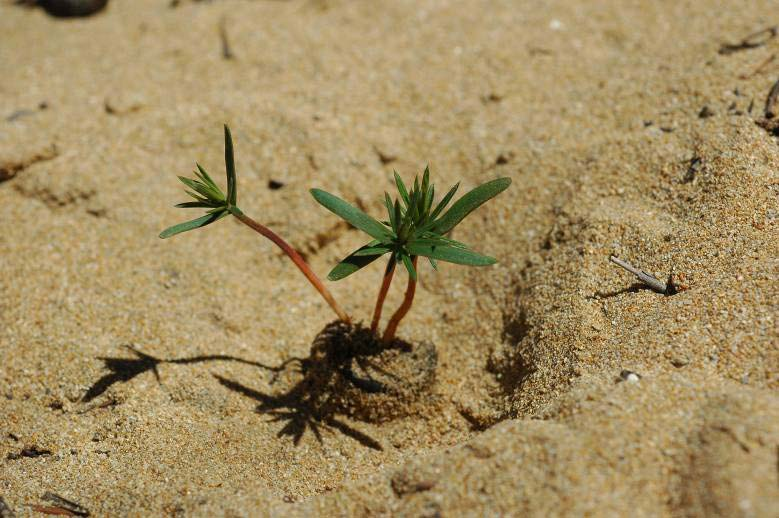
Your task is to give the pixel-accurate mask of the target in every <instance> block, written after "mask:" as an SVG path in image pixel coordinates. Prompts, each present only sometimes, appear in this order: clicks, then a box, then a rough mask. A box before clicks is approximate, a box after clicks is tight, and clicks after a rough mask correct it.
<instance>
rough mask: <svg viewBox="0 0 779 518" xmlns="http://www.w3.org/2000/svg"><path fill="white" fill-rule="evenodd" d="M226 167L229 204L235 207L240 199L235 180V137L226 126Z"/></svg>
mask: <svg viewBox="0 0 779 518" xmlns="http://www.w3.org/2000/svg"><path fill="white" fill-rule="evenodd" d="M225 167H226V169H227V203H228V204H229V205H235V204H236V200H237V198H238V195H237V192H236V191H237V189H238V186H237V185H236V179H235V157H234V156H233V135H232V133H230V128H229V127H228V126H227V124H225Z"/></svg>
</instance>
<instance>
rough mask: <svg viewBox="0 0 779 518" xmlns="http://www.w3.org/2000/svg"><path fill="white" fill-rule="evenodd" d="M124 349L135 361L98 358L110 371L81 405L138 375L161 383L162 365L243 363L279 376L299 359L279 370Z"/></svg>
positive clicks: (206, 357) (213, 356)
mask: <svg viewBox="0 0 779 518" xmlns="http://www.w3.org/2000/svg"><path fill="white" fill-rule="evenodd" d="M124 347H125V348H126V349H128V350H129V351H130V352H132V353H133V354H134V355H135V358H106V357H98V359H99V360H100V361H102V362H103V364H104V365H105V367H106V368H107V369H108V370H109V372H108V373H107V374H104V375H103V376H102V377H101V378H100V379H98V380H97V381H96V382H94V383H93V384H92V386H91V387H89V389H88V390H87V392H86V393H85V394H84V396H82V398H81V402H82V403H89V402H90V401H92V400H93V399H95V398H97V397H99V396H100V395H102V394H103V393H104V392H106V391H107V390H108V389H109V388H111V387H112V386H113V385H115V384H116V383H126V382H128V381H131V380H132V379H133V378H135V377H136V376H139V375H141V374H143V373H144V372H149V371H151V372H152V373H154V377H155V378H157V382H160V373H159V371H158V370H157V367H158V366H159V365H160V364H162V363H169V364H176V365H188V364H193V363H204V362H212V361H229V362H236V363H242V364H244V365H252V366H254V367H258V368H261V369H264V370H267V371H270V372H273V373H274V375H276V374H278V373H279V372H281V371H283V370H284V369H285V368H286V367H287V365H288V364H289V363H291V362H293V361H296V360H297V358H292V359H290V360H287V361H285V362H283V363H282V364H281V365H279V366H276V367H273V366H270V365H265V364H262V363H259V362H255V361H251V360H245V359H243V358H238V357H235V356H229V355H225V354H210V355H202V356H193V357H191V358H174V359H172V360H165V359H162V358H155V357H154V356H151V355H149V354H146V353H144V352H141V351H139V350H138V349H136V348H135V347H134V346H133V345H130V344H125V345H124Z"/></svg>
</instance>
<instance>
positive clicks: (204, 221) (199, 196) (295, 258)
mask: <svg viewBox="0 0 779 518" xmlns="http://www.w3.org/2000/svg"><path fill="white" fill-rule="evenodd" d="M224 133H225V166H226V170H227V194H225V193H224V192H222V190H221V189H220V188H219V186H218V185H216V183H215V182H214V181H213V180H212V179H211V177H210V176H209V175H208V173H207V172H206V170H205V169H203V167H201V165H200V164H196V165H197V171H195V176H196V177H197V179H196V180H193V179H191V178H186V177H184V176H179V180H181V182H182V183H183V184H184V185H186V186H187V187H189V188H190V189H191V190H189V191H187V194H189V195H190V196H191V197H192V198H194V200H195V201H188V202H185V203H179V204H178V205H176V207H179V208H185V209H186V208H203V209H208V210H206V215H205V216H201V217H199V218H196V219H193V220H191V221H186V222H184V223H179V224H178V225H173V226H172V227H170V228H167V229H165V230H163V231H162V233H161V234H160V237H161V238H162V239H166V238H168V237H171V236H175V235H176V234H181V233H182V232H187V231H189V230H194V229H196V228H201V227H205V226H206V225H210V224H211V223H214V222H216V221H219V220H220V219H222V218H224V217H225V216H228V215H232V216H234V217H236V218H237V219H238V221H240V222H241V223H243V224H244V225H246V226H247V227H249V228H251V229H252V230H254V231H256V232H258V233H259V234H260V235H262V236H264V237H266V238H268V239H270V240H271V241H272V242H273V243H274V244H275V245H276V246H278V247H279V248H281V251H282V252H284V253H285V254H286V255H287V257H289V258H290V259H291V260H292V262H293V263H295V266H297V267H298V269H300V271H301V272H303V275H305V276H306V279H308V282H310V283H311V285H312V286H314V288H315V289H316V290H317V291H318V292H319V294H320V295H322V298H324V299H325V301H326V302H327V303H328V304H329V305H330V307H331V308H333V311H335V314H336V315H338V318H339V319H341V320H343V321H345V322H349V316H348V315H347V314H346V312H344V310H342V309H341V308H340V306H338V303H336V301H335V299H334V298H333V296H332V295H331V294H330V291H328V289H327V288H326V287H325V285H324V284H322V281H320V280H319V277H317V276H316V274H315V273H314V271H313V270H312V269H311V267H310V266H309V265H308V263H306V261H305V260H304V259H303V257H301V255H300V254H299V253H298V252H297V250H295V249H294V248H292V246H290V245H289V243H287V242H286V241H284V240H283V239H282V238H281V237H280V236H279V235H278V234H276V233H275V232H273V231H272V230H271V229H269V228H268V227H266V226H265V225H262V224H260V223H258V222H257V221H255V220H253V219H251V218H250V217H249V216H247V215H246V214H244V213H243V211H242V210H241V209H239V208H238V205H237V188H238V187H237V183H236V175H235V158H234V156H233V137H232V134H231V133H230V128H228V127H227V125H225V127H224Z"/></svg>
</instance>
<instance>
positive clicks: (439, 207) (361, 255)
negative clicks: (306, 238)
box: [311, 168, 511, 281]
mask: <svg viewBox="0 0 779 518" xmlns="http://www.w3.org/2000/svg"><path fill="white" fill-rule="evenodd" d="M395 184H396V186H397V189H398V194H399V198H395V201H394V202H393V201H392V199H391V198H390V195H389V194H388V193H386V192H385V193H384V204H385V206H386V208H387V217H388V218H387V220H385V221H382V222H380V221H377V220H375V219H373V218H372V217H370V216H368V215H367V214H365V212H363V211H361V210H360V209H358V208H357V207H354V206H352V205H350V204H349V203H347V202H345V201H344V200H342V199H340V198H338V197H337V196H334V195H332V194H330V193H327V192H325V191H322V190H320V189H312V190H311V194H312V195H313V196H314V199H315V200H316V201H318V202H319V203H320V204H322V205H323V206H324V207H325V208H327V209H328V210H330V211H331V212H333V213H335V214H337V215H338V216H340V217H342V218H343V219H345V220H346V221H348V222H349V223H351V224H352V225H353V226H355V227H356V228H358V229H360V230H362V231H363V232H365V233H366V234H368V235H369V236H370V237H372V238H373V240H372V241H371V242H369V243H368V244H366V245H364V246H362V247H360V248H358V249H357V250H355V251H354V252H352V253H351V254H349V255H348V256H347V257H346V258H345V259H343V260H342V261H341V262H340V263H338V265H337V266H336V267H335V268H333V270H332V271H331V272H330V274H329V275H328V276H327V278H328V279H330V280H331V281H335V280H339V279H343V278H344V277H347V276H349V275H351V274H352V273H354V272H356V271H357V270H359V269H361V268H363V267H365V266H367V265H369V264H370V263H372V262H373V261H375V260H376V259H378V258H379V257H381V256H382V255H384V254H390V260H391V261H397V262H400V263H403V265H404V266H405V267H406V270H408V273H409V275H410V276H411V278H412V279H414V280H416V277H417V272H416V268H414V265H413V262H412V258H413V257H414V256H423V257H427V258H428V260H429V261H430V264H431V265H432V266H433V268H436V267H437V266H436V261H446V262H450V263H456V264H464V265H469V266H487V265H490V264H494V263H495V262H496V260H495V259H493V258H492V257H487V256H485V255H481V254H479V253H477V252H474V251H473V250H471V249H470V248H469V247H468V246H467V245H465V244H464V243H460V242H459V241H455V240H454V239H450V238H448V237H446V236H445V234H447V233H448V232H450V231H451V230H452V229H453V228H454V227H455V226H457V224H459V223H460V222H461V221H462V220H463V219H464V218H465V217H466V216H467V215H468V214H470V213H471V212H473V211H474V210H475V209H476V208H478V207H479V206H480V205H482V204H483V203H485V202H486V201H488V200H490V199H491V198H493V197H495V196H497V195H498V194H500V193H501V192H503V191H504V190H505V189H506V188H508V186H509V185H510V184H511V179H510V178H498V179H497V180H492V181H490V182H487V183H485V184H482V185H480V186H479V187H476V188H475V189H473V190H472V191H470V192H468V193H467V194H466V195H464V196H463V197H462V198H460V199H459V200H457V201H456V202H455V203H454V204H453V205H452V206H451V207H450V208H449V210H447V211H446V212H444V209H446V206H447V205H448V204H449V202H450V201H451V200H452V198H453V197H454V195H455V193H456V192H457V188H458V187H459V185H460V184H459V183H458V184H456V185H455V186H454V187H452V188H451V189H449V191H448V192H447V193H446V195H445V196H444V197H443V199H441V201H440V202H438V203H437V204H436V205H435V206H434V205H433V201H434V198H435V187H434V186H433V185H432V184H430V170H429V168H425V172H424V174H423V175H422V181H421V182H420V181H419V177H418V176H417V177H416V178H414V186H413V187H412V188H411V191H410V192H409V190H408V189H407V188H406V185H405V184H404V183H403V180H402V179H401V178H400V176H399V175H398V173H395Z"/></svg>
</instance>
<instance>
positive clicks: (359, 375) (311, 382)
mask: <svg viewBox="0 0 779 518" xmlns="http://www.w3.org/2000/svg"><path fill="white" fill-rule="evenodd" d="M355 329H356V330H355ZM355 336H356V337H357V338H355ZM366 336H367V335H366V334H365V330H364V329H362V328H354V329H353V328H350V327H348V326H345V325H344V324H341V323H336V324H331V325H329V326H328V327H326V328H325V331H323V333H321V334H320V336H319V337H318V338H317V341H315V345H314V347H313V348H312V353H311V356H309V357H308V358H295V357H293V358H289V359H287V360H285V361H284V362H282V363H281V364H280V365H278V366H270V365H265V364H262V363H259V362H255V361H250V360H245V359H243V358H238V357H234V356H229V355H221V354H218V355H201V356H194V357H190V358H174V359H162V358H156V357H154V356H151V355H149V354H146V353H144V352H141V351H139V350H138V349H136V348H135V347H134V346H132V345H125V346H124V347H125V348H126V349H128V350H129V351H130V352H131V353H132V354H133V355H134V357H133V358H115V357H99V358H98V359H99V360H101V361H102V362H103V363H104V365H105V367H106V369H108V371H109V372H108V373H106V374H104V375H103V376H102V377H100V378H99V379H98V380H97V381H95V382H94V383H93V384H92V386H91V387H90V388H89V389H88V390H87V392H86V393H85V394H84V396H83V397H82V398H81V401H82V402H84V403H88V402H91V401H93V400H94V399H96V398H97V397H99V396H100V395H102V394H104V393H105V392H106V391H107V390H108V389H110V388H111V387H112V386H113V385H115V384H117V383H127V382H129V381H131V380H133V379H134V378H136V377H137V376H139V375H141V374H143V373H145V372H152V373H153V374H154V376H155V378H156V379H157V381H158V382H160V374H159V371H158V367H159V366H160V365H161V364H174V365H189V364H195V363H204V362H211V361H228V362H237V363H241V364H245V365H251V366H254V367H257V368H259V369H262V370H264V371H267V372H270V373H272V374H273V377H272V378H271V380H270V384H271V385H273V384H275V383H276V382H277V381H278V379H279V376H280V375H282V374H294V373H292V372H290V367H291V366H293V365H294V364H297V369H296V370H297V371H298V372H299V374H298V376H300V375H302V376H300V378H299V380H298V381H296V382H294V383H292V385H291V388H289V389H288V390H284V391H282V392H281V393H279V394H265V393H262V392H260V391H258V390H255V389H253V388H250V387H248V386H246V385H244V384H242V383H239V382H238V381H235V380H231V379H228V378H226V377H224V376H221V375H219V374H213V376H214V377H215V378H216V379H217V381H218V382H219V383H220V384H221V385H222V386H223V387H225V388H227V389H230V390H232V391H234V392H237V393H239V394H241V395H243V396H245V397H248V398H251V399H253V400H255V401H257V402H258V403H259V404H258V405H257V408H256V412H257V413H259V414H266V415H268V416H270V417H271V421H272V422H282V423H284V424H283V426H282V428H281V429H280V430H279V432H278V434H277V436H278V437H283V436H288V437H291V438H292V442H293V443H294V444H295V445H296V446H297V445H298V444H299V443H300V441H301V439H302V438H303V436H304V435H305V433H306V431H311V433H313V435H314V436H315V437H316V439H317V441H318V442H319V443H320V444H322V443H323V438H322V431H323V430H330V431H337V432H340V433H341V434H343V435H345V436H347V437H350V438H352V439H354V440H355V441H357V442H359V443H360V444H362V445H363V446H365V447H368V448H371V449H374V450H382V449H383V448H382V446H381V444H380V443H379V442H378V441H377V440H375V439H373V438H372V437H370V436H369V435H367V434H365V433H364V432H361V431H359V430H357V429H355V428H354V427H353V426H350V425H349V424H347V423H346V422H345V421H344V420H343V419H341V418H340V417H339V414H344V413H345V412H344V409H343V408H342V406H340V405H339V403H338V402H336V401H340V400H341V399H342V396H343V395H344V393H345V392H346V393H348V392H351V393H354V392H357V393H359V394H361V395H366V396H371V395H376V396H385V395H387V394H388V393H390V392H391V390H390V388H389V387H388V385H387V380H389V381H390V382H392V383H393V385H394V384H398V385H402V384H403V383H404V382H405V379H404V378H402V377H398V376H396V375H394V374H392V373H390V372H387V371H386V370H385V369H383V368H382V367H381V366H380V365H379V364H378V362H376V361H373V359H372V358H371V357H372V356H375V355H376V354H378V353H380V352H381V351H382V349H381V348H378V349H377V348H376V344H377V341H376V340H375V339H374V337H373V335H370V336H369V337H366ZM317 344H318V345H317ZM323 344H324V346H323ZM355 371H359V372H355ZM373 374H376V375H377V376H379V377H380V378H381V379H382V380H383V381H380V380H379V379H375V377H374V376H373Z"/></svg>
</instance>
